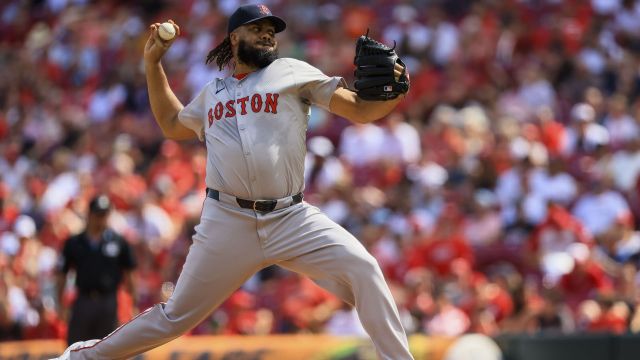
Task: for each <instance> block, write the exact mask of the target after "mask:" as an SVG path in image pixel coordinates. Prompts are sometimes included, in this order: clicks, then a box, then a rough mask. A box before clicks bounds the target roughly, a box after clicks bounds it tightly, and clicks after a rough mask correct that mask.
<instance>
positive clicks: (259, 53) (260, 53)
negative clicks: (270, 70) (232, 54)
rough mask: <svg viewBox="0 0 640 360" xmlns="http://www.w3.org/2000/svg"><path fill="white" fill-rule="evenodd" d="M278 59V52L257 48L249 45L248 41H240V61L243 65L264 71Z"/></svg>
mask: <svg viewBox="0 0 640 360" xmlns="http://www.w3.org/2000/svg"><path fill="white" fill-rule="evenodd" d="M277 58H278V50H276V49H274V50H268V49H264V48H256V47H253V46H251V45H249V44H248V43H247V42H246V41H244V40H240V42H239V43H238V60H239V61H240V62H242V63H243V64H246V65H249V66H251V67H256V68H258V69H264V68H266V67H267V66H269V64H271V63H272V62H273V61H274V60H276V59H277Z"/></svg>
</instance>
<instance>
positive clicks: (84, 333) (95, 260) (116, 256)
mask: <svg viewBox="0 0 640 360" xmlns="http://www.w3.org/2000/svg"><path fill="white" fill-rule="evenodd" d="M110 211H111V201H110V200H109V198H108V197H107V196H106V195H99V196H97V197H95V198H94V199H92V200H91V202H90V203H89V214H88V217H87V227H86V229H85V230H84V231H83V232H82V233H80V234H78V235H74V236H72V237H70V238H69V239H67V241H66V242H65V244H64V248H63V251H62V259H61V264H60V271H61V272H60V274H59V276H58V301H59V302H58V303H59V304H62V296H63V294H64V289H65V285H66V279H67V273H68V272H69V270H72V269H73V270H75V273H76V280H75V286H76V289H77V293H78V296H77V298H76V300H75V303H74V304H73V308H72V309H71V319H70V321H69V332H68V335H67V341H68V343H69V344H72V343H74V342H76V341H81V340H89V339H96V338H98V339H99V338H103V337H105V336H106V335H108V334H109V333H111V332H112V331H113V330H115V328H116V327H117V325H118V316H117V314H118V304H117V292H118V287H119V286H120V284H121V283H122V282H123V281H124V283H125V285H126V287H125V288H126V290H127V291H128V292H129V294H130V295H131V296H132V297H133V298H134V299H135V296H134V289H133V282H132V279H131V270H132V269H133V268H134V267H135V260H134V258H133V253H132V250H131V248H130V247H129V244H128V243H127V242H126V241H125V240H124V238H123V237H122V236H120V235H119V234H117V233H116V232H114V231H113V230H111V229H109V228H108V227H107V219H108V217H109V213H110Z"/></svg>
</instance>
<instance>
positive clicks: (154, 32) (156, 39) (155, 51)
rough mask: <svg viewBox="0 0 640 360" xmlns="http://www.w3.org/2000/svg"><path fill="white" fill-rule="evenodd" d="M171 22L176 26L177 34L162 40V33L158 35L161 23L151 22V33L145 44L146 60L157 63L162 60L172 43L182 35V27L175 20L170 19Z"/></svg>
mask: <svg viewBox="0 0 640 360" xmlns="http://www.w3.org/2000/svg"><path fill="white" fill-rule="evenodd" d="M168 22H170V23H171V24H173V26H174V27H175V28H176V36H174V37H173V39H171V40H162V39H161V38H160V35H158V27H159V26H160V23H155V24H151V25H150V26H149V30H151V34H150V35H149V39H148V40H147V43H146V44H145V46H144V61H145V62H146V63H151V64H155V63H158V62H160V59H162V56H164V53H166V52H167V50H169V47H171V44H173V42H174V41H175V40H176V39H177V38H178V36H179V35H180V27H179V26H178V25H177V24H176V23H175V22H173V20H169V21H168Z"/></svg>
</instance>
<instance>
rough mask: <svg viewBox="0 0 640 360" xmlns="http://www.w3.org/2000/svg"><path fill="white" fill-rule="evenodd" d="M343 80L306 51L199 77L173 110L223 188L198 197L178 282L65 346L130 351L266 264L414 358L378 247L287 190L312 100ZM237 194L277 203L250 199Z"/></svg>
mask: <svg viewBox="0 0 640 360" xmlns="http://www.w3.org/2000/svg"><path fill="white" fill-rule="evenodd" d="M344 85H345V83H344V80H343V79H342V78H340V77H328V76H326V75H324V74H323V73H322V72H321V71H319V70H318V69H316V68H314V67H312V66H311V65H309V64H307V63H304V62H302V61H298V60H294V59H279V60H276V61H274V62H273V63H272V64H271V65H269V66H268V67H266V68H264V69H262V70H258V71H255V72H253V73H251V74H249V75H248V76H246V77H245V78H243V79H242V80H238V79H235V78H226V79H216V80H214V81H212V82H210V83H208V84H207V85H206V86H205V87H204V89H202V91H201V92H200V93H199V94H198V95H197V96H196V98H195V99H194V100H193V101H192V102H191V103H189V104H188V105H187V106H186V107H185V108H184V109H183V110H182V111H181V112H180V113H179V119H180V121H181V122H182V123H183V124H184V125H185V126H187V127H189V128H190V129H193V131H195V132H196V133H197V134H198V135H199V137H200V139H201V140H204V141H206V145H207V153H208V161H207V178H206V183H207V187H209V188H211V189H215V190H217V191H218V192H219V194H216V196H213V197H211V196H207V198H206V199H205V202H204V206H203V209H202V215H201V217H200V223H199V224H198V225H197V226H196V228H195V235H194V236H193V245H191V248H190V249H189V254H188V256H187V259H186V261H185V264H184V267H183V269H182V272H181V274H180V278H179V279H178V282H177V283H176V286H175V291H174V292H173V294H172V295H171V297H170V298H169V300H168V301H167V303H166V304H158V305H156V306H154V307H152V308H150V309H148V310H146V311H144V312H142V313H141V314H140V315H139V316H138V317H136V318H134V319H133V320H131V321H130V322H128V323H127V324H125V325H123V326H121V327H120V328H119V329H118V330H116V331H114V332H113V333H112V334H110V335H109V336H107V337H106V338H104V339H102V340H101V341H99V342H90V343H86V344H84V343H81V344H77V345H75V347H72V348H70V349H69V350H68V352H67V354H70V358H71V359H72V360H76V359H84V360H89V359H91V360H114V359H116V360H119V359H127V358H130V357H132V356H134V355H136V354H140V353H142V352H144V351H147V350H149V349H152V348H154V347H156V346H159V345H161V344H163V343H165V342H167V341H170V340H172V339H175V338H176V337H178V336H180V335H181V334H182V333H184V332H185V331H187V330H188V329H190V328H192V327H193V326H195V325H196V324H198V323H199V322H200V321H202V320H203V319H204V318H206V316H208V315H209V314H210V313H211V311H212V310H213V309H215V308H216V307H217V306H219V305H220V304H221V303H222V302H223V301H224V300H225V299H226V298H227V297H228V296H229V295H230V294H231V293H232V292H233V291H234V290H236V289H237V288H238V287H239V286H241V285H242V284H243V283H244V282H245V281H246V280H247V279H248V278H249V277H250V276H252V275H253V274H254V273H255V272H257V271H259V270H260V269H262V268H264V267H266V266H269V265H272V264H278V265H279V266H282V267H284V268H287V269H290V270H292V271H296V272H298V273H301V274H305V275H307V276H309V277H311V278H312V279H314V281H316V283H318V284H319V285H320V286H322V287H324V288H325V289H327V290H329V291H331V292H333V293H334V294H336V295H337V296H338V297H340V298H341V299H342V300H344V301H345V302H347V303H349V304H351V305H354V306H355V307H356V310H357V311H358V315H359V318H360V320H361V322H362V325H363V326H364V328H365V329H366V330H367V333H368V334H369V335H370V336H371V339H372V340H373V343H374V344H375V346H376V350H377V353H378V356H379V357H380V359H383V360H412V359H413V357H412V355H411V353H410V352H409V345H408V341H407V338H406V335H405V333H404V330H403V328H402V324H401V322H400V317H399V314H398V310H397V309H396V307H395V304H394V301H393V297H392V295H391V292H390V290H389V288H388V286H387V285H386V283H385V281H384V276H383V274H382V271H381V270H380V267H379V266H378V263H377V261H376V259H375V258H374V257H373V256H371V254H369V253H368V252H367V250H366V249H365V247H364V246H363V245H362V244H361V243H360V242H359V241H358V240H357V239H356V238H355V237H353V235H351V234H350V233H349V232H347V231H346V230H345V229H343V228H342V227H340V226H339V225H338V224H336V223H335V222H333V221H331V220H330V219H329V218H328V217H327V216H326V215H324V214H323V213H322V212H320V210H319V209H317V208H316V207H314V206H311V205H310V204H308V203H306V202H300V201H295V202H293V201H291V200H292V199H293V196H292V195H294V194H298V193H299V192H301V191H302V190H303V188H304V181H303V180H304V179H303V176H304V159H305V155H306V146H305V137H306V129H307V121H308V118H309V107H310V105H311V104H316V105H318V106H320V107H324V108H326V109H328V108H329V102H330V101H331V97H332V96H333V94H334V92H335V90H336V88H337V87H339V86H344ZM223 195H224V196H223ZM236 197H237V198H241V199H244V200H247V199H249V200H259V199H260V200H272V199H280V200H279V201H278V203H281V201H282V202H283V203H284V204H285V206H284V207H279V208H278V207H276V208H275V209H274V210H273V211H265V212H262V211H256V210H253V209H252V208H246V207H241V206H239V202H238V200H237V199H236ZM283 198H286V199H283ZM297 198H298V199H299V200H301V199H300V197H297ZM254 208H255V206H254ZM63 358H64V357H63Z"/></svg>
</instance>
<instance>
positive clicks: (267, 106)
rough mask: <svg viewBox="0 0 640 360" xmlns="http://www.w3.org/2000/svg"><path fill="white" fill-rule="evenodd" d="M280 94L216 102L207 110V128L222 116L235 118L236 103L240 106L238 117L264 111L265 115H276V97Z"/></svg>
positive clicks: (256, 95) (258, 95)
mask: <svg viewBox="0 0 640 360" xmlns="http://www.w3.org/2000/svg"><path fill="white" fill-rule="evenodd" d="M279 96H280V94H271V93H266V94H264V95H262V94H253V95H251V96H245V97H243V98H240V99H237V100H229V101H227V102H225V103H223V102H221V101H218V103H217V104H216V105H215V106H214V107H212V108H209V112H208V113H207V117H208V120H209V126H211V125H212V124H213V121H214V120H220V119H222V117H223V116H224V117H225V118H230V117H234V116H236V107H235V106H234V105H235V104H236V103H237V104H239V105H240V109H239V111H240V115H247V113H248V112H249V111H251V112H252V113H259V112H261V111H264V112H266V113H272V114H277V113H278V97H279Z"/></svg>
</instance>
